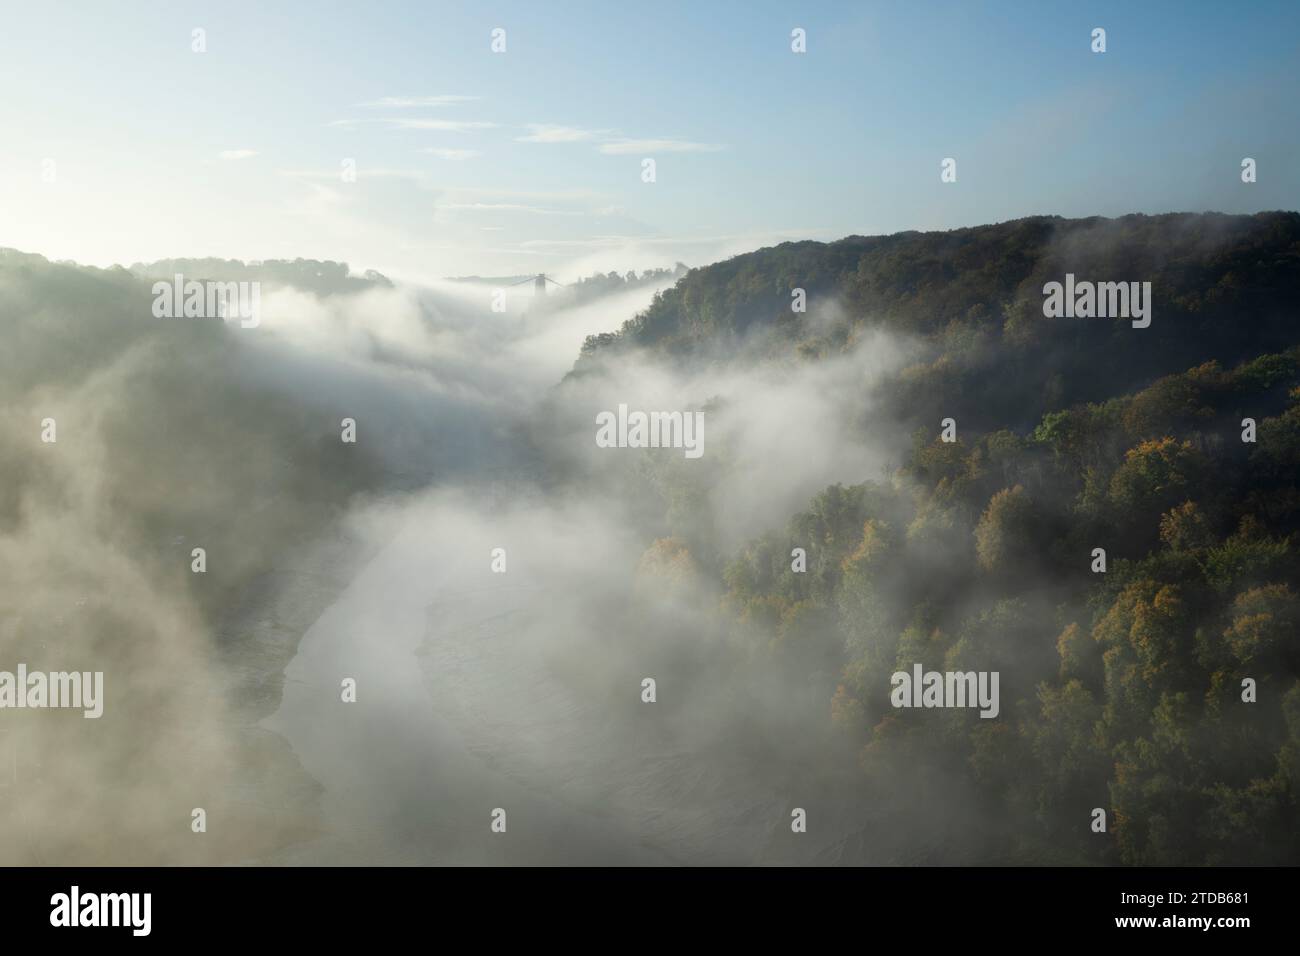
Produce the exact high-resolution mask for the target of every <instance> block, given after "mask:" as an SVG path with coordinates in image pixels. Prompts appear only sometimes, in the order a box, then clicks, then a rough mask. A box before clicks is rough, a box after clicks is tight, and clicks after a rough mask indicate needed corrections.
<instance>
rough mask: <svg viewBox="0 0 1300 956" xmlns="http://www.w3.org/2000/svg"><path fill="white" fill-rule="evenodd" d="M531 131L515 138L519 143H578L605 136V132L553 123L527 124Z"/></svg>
mask: <svg viewBox="0 0 1300 956" xmlns="http://www.w3.org/2000/svg"><path fill="white" fill-rule="evenodd" d="M527 128H528V129H529V130H530V131H531V132H529V134H528V135H527V136H517V137H515V140H516V142H520V143H580V142H582V141H584V140H589V139H597V138H599V137H601V136H603V135H605V134H606V132H607V131H606V130H594V129H579V128H578V127H576V126H557V125H555V124H553V123H529V124H527Z"/></svg>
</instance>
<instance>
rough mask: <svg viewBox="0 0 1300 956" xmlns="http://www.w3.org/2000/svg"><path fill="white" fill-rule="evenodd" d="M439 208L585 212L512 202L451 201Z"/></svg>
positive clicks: (551, 213) (547, 213)
mask: <svg viewBox="0 0 1300 956" xmlns="http://www.w3.org/2000/svg"><path fill="white" fill-rule="evenodd" d="M438 208H439V209H452V210H456V211H458V212H524V213H530V214H532V215H537V216H585V215H586V213H585V212H581V211H578V210H569V209H548V208H545V207H543V206H528V205H525V204H523V203H513V202H451V203H443V204H440V205H439V206H438Z"/></svg>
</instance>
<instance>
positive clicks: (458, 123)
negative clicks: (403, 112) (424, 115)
mask: <svg viewBox="0 0 1300 956" xmlns="http://www.w3.org/2000/svg"><path fill="white" fill-rule="evenodd" d="M384 122H386V123H388V125H389V126H390V127H391V128H393V129H432V130H438V131H439V132H443V133H461V132H464V131H465V130H471V129H495V128H496V126H497V124H496V123H485V122H482V121H480V120H437V119H389V120H384Z"/></svg>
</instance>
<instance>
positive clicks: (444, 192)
mask: <svg viewBox="0 0 1300 956" xmlns="http://www.w3.org/2000/svg"><path fill="white" fill-rule="evenodd" d="M0 16H2V17H3V23H4V25H5V29H4V31H3V33H0V78H2V79H3V82H4V87H3V88H4V90H5V91H6V92H5V95H4V96H3V97H0V245H3V246H12V247H16V248H20V249H23V250H26V251H32V252H39V253H42V254H44V255H47V256H50V257H51V258H72V259H76V260H78V261H82V262H89V263H94V264H98V265H105V264H109V263H111V262H124V263H130V262H133V261H137V260H143V259H154V258H161V257H167V256H199V255H218V256H223V257H238V258H272V257H296V256H311V257H319V258H332V259H342V260H346V261H348V262H350V263H352V264H353V265H354V266H355V267H358V268H378V269H381V270H383V271H387V272H389V273H391V274H394V275H399V276H410V277H421V276H436V275H462V274H471V273H478V274H485V275H489V274H490V275H499V274H506V273H523V272H529V271H540V270H545V271H548V272H550V273H552V274H554V275H558V276H561V277H572V276H574V275H576V274H579V273H587V272H591V271H594V270H596V269H600V270H602V271H604V270H608V269H619V270H620V271H623V270H626V269H629V268H631V269H641V268H646V267H651V266H659V265H668V264H671V263H672V262H673V261H675V260H678V259H681V260H683V261H685V262H687V263H688V264H691V265H698V264H703V263H705V262H709V261H712V260H715V259H718V258H723V257H725V256H727V255H732V254H735V253H737V252H740V251H745V250H747V249H752V248H757V247H759V246H762V245H768V244H771V243H773V242H777V241H780V240H782V239H797V238H816V239H833V238H838V237H840V236H843V235H848V234H853V233H860V234H861V233H880V232H894V231H898V230H903V229H936V228H952V227H956V226H963V225H973V224H978V223H983V222H993V221H1001V220H1005V219H1009V218H1015V217H1018V216H1025V215H1032V214H1040V213H1043V214H1060V215H1066V216H1083V215H1121V214H1123V213H1126V212H1134V211H1140V212H1151V213H1154V212H1165V211H1171V210H1204V209H1217V210H1222V211H1228V212H1253V211H1258V210H1261V209H1277V208H1292V209H1293V208H1296V205H1297V202H1296V197H1297V196H1300V163H1298V162H1297V147H1298V146H1300V143H1298V140H1300V133H1298V131H1300V97H1298V96H1297V95H1296V93H1297V91H1298V90H1300V4H1295V3H1280V2H1279V3H1235V4H1234V3H1196V2H1183V3H1154V2H1152V3H1140V4H1135V3H1115V4H1107V3H1098V4H1087V3H1047V2H1034V3H1029V2H1027V3H1012V2H1001V3H969V2H967V3H929V2H924V0H915V2H907V3H903V2H899V3H830V2H818V3H763V2H758V3H755V2H744V3H742V2H709V3H699V2H697V3H668V2H664V3H645V4H633V3H622V2H620V3H608V2H606V3H578V2H552V3H538V2H531V3H515V4H484V3H468V2H464V3H396V2H392V3H384V2H374V3H364V4H363V3H350V4H345V3H338V2H318V3H290V2H282V3H275V4H269V3H266V4H254V3H230V2H226V3H219V4H218V3H212V4H207V3H183V2H182V3H175V2H172V3H143V2H139V3H126V4H123V5H121V6H120V7H117V8H114V9H110V8H109V7H108V6H107V5H104V4H92V3H68V4H59V5H57V6H55V5H51V4H46V3H31V4H22V5H18V4H12V3H10V4H6V5H5V7H4V11H3V14H0ZM497 27H500V28H504V29H505V31H506V52H505V53H501V54H494V53H492V52H491V50H490V42H491V36H490V34H491V31H492V30H493V29H494V28H497ZM795 27H801V28H803V29H805V30H806V31H807V37H808V39H807V47H808V51H807V53H805V54H801V55H800V54H794V53H792V52H791V50H790V31H791V30H792V29H793V28H795ZM1094 27H1103V28H1105V29H1106V31H1107V51H1106V52H1105V53H1104V54H1095V53H1093V52H1091V50H1090V33H1091V31H1092V29H1093V28H1094ZM195 28H202V29H203V30H205V31H206V43H207V51H206V52H205V53H195V52H193V51H192V50H191V42H192V41H191V36H192V33H191V31H192V30H193V29H195ZM1246 156H1250V157H1252V158H1254V159H1256V160H1257V162H1258V164H1259V167H1258V168H1259V181H1258V182H1256V183H1254V184H1252V185H1245V184H1243V183H1242V182H1241V180H1240V174H1239V169H1240V162H1241V159H1242V158H1243V157H1246ZM647 157H648V158H653V159H654V160H655V162H656V181H655V182H653V183H645V182H643V181H642V176H641V170H642V165H641V164H642V160H643V159H645V158H647ZM945 157H953V158H955V159H956V160H957V173H958V175H957V182H956V183H950V184H944V183H941V182H940V178H939V166H940V162H941V160H943V159H944V158H945ZM349 158H350V159H354V160H355V161H356V169H357V174H358V175H357V180H356V182H351V183H345V182H343V181H342V179H341V177H340V170H341V163H342V161H343V160H344V159H349ZM48 160H52V161H53V165H52V167H51V165H50V164H49V163H48V162H47V161H48ZM51 169H52V171H53V177H52V178H53V181H46V180H48V179H49V178H50V176H49V172H50V170H51ZM43 173H45V174H46V175H45V177H44V178H43V176H42V174H43Z"/></svg>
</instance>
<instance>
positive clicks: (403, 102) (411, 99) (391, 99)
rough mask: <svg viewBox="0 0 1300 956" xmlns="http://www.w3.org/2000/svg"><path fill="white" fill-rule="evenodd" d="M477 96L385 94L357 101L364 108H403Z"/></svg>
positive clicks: (464, 101) (441, 103) (456, 100)
mask: <svg viewBox="0 0 1300 956" xmlns="http://www.w3.org/2000/svg"><path fill="white" fill-rule="evenodd" d="M477 99H479V97H477V96H451V95H448V96H385V97H382V98H380V99H377V100H371V101H370V102H368V103H358V104H357V105H358V106H361V107H362V108H364V109H373V110H405V109H416V108H419V107H423V106H451V105H452V104H454V103H471V102H473V101H474V100H477Z"/></svg>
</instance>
